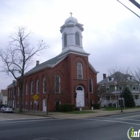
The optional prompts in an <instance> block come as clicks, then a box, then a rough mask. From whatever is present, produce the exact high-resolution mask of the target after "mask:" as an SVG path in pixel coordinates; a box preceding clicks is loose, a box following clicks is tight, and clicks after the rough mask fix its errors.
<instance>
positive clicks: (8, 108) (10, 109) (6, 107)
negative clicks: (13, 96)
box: [1, 106, 13, 113]
mask: <svg viewBox="0 0 140 140" xmlns="http://www.w3.org/2000/svg"><path fill="white" fill-rule="evenodd" d="M1 112H2V113H4V112H7V113H8V112H9V113H13V108H12V107H10V106H3V107H2V108H1Z"/></svg>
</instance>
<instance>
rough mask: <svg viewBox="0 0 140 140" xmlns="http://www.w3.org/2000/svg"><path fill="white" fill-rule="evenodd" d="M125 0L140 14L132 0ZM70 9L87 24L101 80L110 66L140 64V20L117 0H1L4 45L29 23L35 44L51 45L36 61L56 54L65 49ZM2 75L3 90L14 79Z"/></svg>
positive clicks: (0, 43)
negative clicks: (64, 27)
mask: <svg viewBox="0 0 140 140" xmlns="http://www.w3.org/2000/svg"><path fill="white" fill-rule="evenodd" d="M121 1H122V2H124V3H126V4H128V6H129V7H132V8H134V10H135V12H137V13H138V14H140V11H138V9H137V8H136V7H133V6H132V5H130V3H128V0H121ZM70 12H72V13H73V17H75V18H77V19H78V22H79V23H82V24H84V32H83V48H84V50H85V51H86V52H88V53H90V56H89V61H90V63H91V64H92V65H93V67H94V68H95V69H96V70H97V71H99V72H100V73H99V74H98V81H100V80H102V74H103V73H107V71H108V69H110V68H114V67H117V68H130V69H132V70H133V69H135V68H137V67H140V66H139V65H140V62H139V61H140V47H139V44H140V26H139V25H140V19H139V18H138V17H136V16H135V15H134V14H132V13H131V12H130V11H128V10H127V9H126V8H124V7H123V6H122V5H121V4H119V3H118V2H117V0H0V48H4V47H6V46H7V44H8V41H9V38H8V36H9V35H10V34H11V33H12V32H13V31H15V28H16V27H18V26H25V27H27V28H28V29H29V30H31V31H32V32H33V34H31V37H30V42H31V44H33V45H35V44H36V43H37V42H38V40H44V42H46V43H47V44H48V45H49V46H50V47H49V48H48V49H46V50H45V51H43V52H42V53H41V54H40V55H39V56H36V57H35V60H39V61H40V63H42V62H44V61H46V60H48V59H50V58H52V57H55V56H56V55H58V54H59V53H61V50H62V42H61V33H60V26H62V25H63V24H64V22H65V20H66V19H67V18H68V17H69V16H70V14H69V13H70ZM34 65H35V64H33V65H32V67H34ZM0 66H1V67H2V63H1V62H0ZM0 77H1V78H0V89H5V88H7V85H9V84H10V83H11V82H12V80H13V77H12V76H10V77H9V76H7V75H6V74H5V73H0Z"/></svg>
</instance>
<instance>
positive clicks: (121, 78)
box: [98, 72, 137, 85]
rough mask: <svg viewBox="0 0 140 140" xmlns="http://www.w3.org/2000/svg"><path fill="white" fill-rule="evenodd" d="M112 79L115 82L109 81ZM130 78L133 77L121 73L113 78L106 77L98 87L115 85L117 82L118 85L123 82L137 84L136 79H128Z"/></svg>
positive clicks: (116, 73) (117, 73)
mask: <svg viewBox="0 0 140 140" xmlns="http://www.w3.org/2000/svg"><path fill="white" fill-rule="evenodd" d="M110 77H112V78H113V80H111V81H109V78H110ZM128 77H132V75H130V74H123V73H121V72H115V73H114V74H112V75H111V76H108V77H106V78H105V79H103V80H101V81H100V82H98V85H103V84H109V85H114V84H115V82H117V83H119V82H120V83H123V82H130V83H136V82H137V81H136V79H132V80H130V79H128Z"/></svg>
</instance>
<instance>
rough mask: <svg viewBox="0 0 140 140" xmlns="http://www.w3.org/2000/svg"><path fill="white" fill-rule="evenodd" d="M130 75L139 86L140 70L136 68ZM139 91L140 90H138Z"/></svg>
mask: <svg viewBox="0 0 140 140" xmlns="http://www.w3.org/2000/svg"><path fill="white" fill-rule="evenodd" d="M131 75H132V76H133V77H134V80H135V82H136V83H137V85H138V88H139V86H140V68H137V70H135V71H134V72H132V71H131ZM139 90H140V89H139Z"/></svg>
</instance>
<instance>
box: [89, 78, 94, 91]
mask: <svg viewBox="0 0 140 140" xmlns="http://www.w3.org/2000/svg"><path fill="white" fill-rule="evenodd" d="M89 92H90V93H93V80H92V78H90V79H89Z"/></svg>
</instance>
